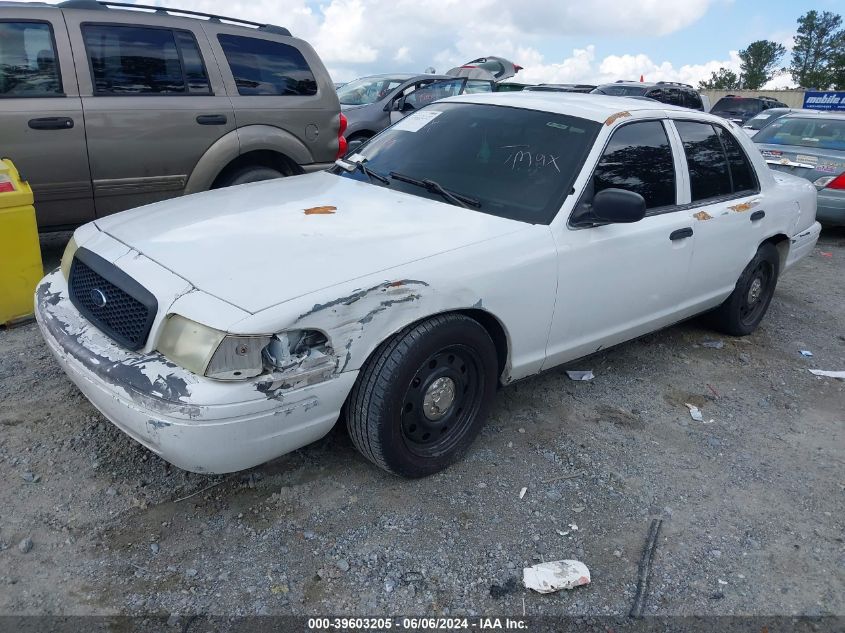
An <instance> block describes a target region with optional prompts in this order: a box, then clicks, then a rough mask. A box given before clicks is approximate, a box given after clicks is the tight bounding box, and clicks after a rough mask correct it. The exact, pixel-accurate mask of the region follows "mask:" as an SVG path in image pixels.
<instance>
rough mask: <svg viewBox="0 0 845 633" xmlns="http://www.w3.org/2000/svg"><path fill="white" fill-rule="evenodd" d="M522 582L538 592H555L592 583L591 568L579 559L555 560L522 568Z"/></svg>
mask: <svg viewBox="0 0 845 633" xmlns="http://www.w3.org/2000/svg"><path fill="white" fill-rule="evenodd" d="M522 582H523V584H524V585H525V586H526V587H527V588H528V589H533V590H534V591H536V592H537V593H554V592H555V591H560V590H561V589H574V588H575V587H580V586H581V585H589V584H590V570H589V569H587V566H586V565H585V564H584V563H582V562H581V561H578V560H555V561H551V562H548V563H540V564H539V565H534V566H532V567H525V568H524V569H523V570H522Z"/></svg>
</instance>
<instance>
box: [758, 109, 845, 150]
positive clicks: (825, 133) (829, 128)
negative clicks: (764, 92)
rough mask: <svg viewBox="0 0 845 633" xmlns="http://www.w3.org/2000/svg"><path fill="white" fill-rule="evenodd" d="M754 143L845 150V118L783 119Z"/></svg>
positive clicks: (773, 124)
mask: <svg viewBox="0 0 845 633" xmlns="http://www.w3.org/2000/svg"><path fill="white" fill-rule="evenodd" d="M754 142H755V143H768V144H771V145H797V146H798V147H818V148H820V149H838V150H845V118H842V119H832V118H831V119H827V118H822V117H818V118H816V117H813V118H798V117H796V118H781V119H778V120H777V121H775V122H774V123H772V124H771V125H769V126H767V127H765V128H763V129H762V130H761V131H759V132H757V134H755V135H754Z"/></svg>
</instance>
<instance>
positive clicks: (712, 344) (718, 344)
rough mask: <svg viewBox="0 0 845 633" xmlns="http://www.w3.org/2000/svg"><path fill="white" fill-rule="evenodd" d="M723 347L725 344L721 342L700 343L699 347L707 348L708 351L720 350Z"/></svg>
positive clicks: (708, 341)
mask: <svg viewBox="0 0 845 633" xmlns="http://www.w3.org/2000/svg"><path fill="white" fill-rule="evenodd" d="M724 346H725V342H724V341H722V340H718V341H711V340H707V341H701V347H709V348H710V349H722V348H723V347H724Z"/></svg>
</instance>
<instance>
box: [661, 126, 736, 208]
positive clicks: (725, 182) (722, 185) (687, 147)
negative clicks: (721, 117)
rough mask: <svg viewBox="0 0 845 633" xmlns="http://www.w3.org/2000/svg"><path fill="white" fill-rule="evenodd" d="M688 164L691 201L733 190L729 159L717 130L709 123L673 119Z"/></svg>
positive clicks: (722, 194) (728, 192) (729, 192)
mask: <svg viewBox="0 0 845 633" xmlns="http://www.w3.org/2000/svg"><path fill="white" fill-rule="evenodd" d="M675 126H676V127H677V128H678V133H679V134H680V135H681V141H683V143H684V153H685V154H686V156H687V165H688V167H689V175H690V187H691V189H692V201H693V202H697V201H699V200H706V199H707V198H713V197H715V196H725V195H730V194H732V193H733V189H732V187H731V175H730V170H729V169H728V161H727V158H726V157H725V151H724V150H723V149H722V143H721V141H719V137H718V136H717V134H716V130H714V129H713V126H712V125H710V124H709V123H694V122H692V121H676V122H675Z"/></svg>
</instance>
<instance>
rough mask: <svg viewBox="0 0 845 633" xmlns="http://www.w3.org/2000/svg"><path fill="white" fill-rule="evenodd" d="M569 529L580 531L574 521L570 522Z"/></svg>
mask: <svg viewBox="0 0 845 633" xmlns="http://www.w3.org/2000/svg"><path fill="white" fill-rule="evenodd" d="M569 529H570V530H572V531H573V532H577V531H578V526H577V525H575V524H574V523H570V524H569Z"/></svg>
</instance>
